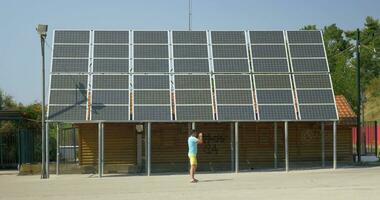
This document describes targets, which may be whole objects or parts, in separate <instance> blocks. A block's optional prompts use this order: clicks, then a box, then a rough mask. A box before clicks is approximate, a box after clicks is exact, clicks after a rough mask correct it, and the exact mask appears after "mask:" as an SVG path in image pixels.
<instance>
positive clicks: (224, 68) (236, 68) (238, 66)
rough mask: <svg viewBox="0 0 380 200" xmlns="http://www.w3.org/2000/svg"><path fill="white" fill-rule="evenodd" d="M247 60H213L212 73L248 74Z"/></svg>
mask: <svg viewBox="0 0 380 200" xmlns="http://www.w3.org/2000/svg"><path fill="white" fill-rule="evenodd" d="M249 71H250V70H249V61H248V59H215V60H214V72H215V73H219V72H220V73H223V72H225V73H230V72H241V73H249Z"/></svg>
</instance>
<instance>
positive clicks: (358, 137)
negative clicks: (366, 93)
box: [356, 29, 361, 162]
mask: <svg viewBox="0 0 380 200" xmlns="http://www.w3.org/2000/svg"><path fill="white" fill-rule="evenodd" d="M356 32H357V38H356V88H357V95H358V99H357V101H358V103H357V107H356V109H357V111H356V112H357V116H356V154H357V156H358V162H361V158H360V156H361V155H360V154H361V141H360V140H361V130H360V128H361V122H360V118H361V114H360V109H361V88H360V30H359V29H357V30H356Z"/></svg>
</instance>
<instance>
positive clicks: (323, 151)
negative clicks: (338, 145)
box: [321, 122, 325, 167]
mask: <svg viewBox="0 0 380 200" xmlns="http://www.w3.org/2000/svg"><path fill="white" fill-rule="evenodd" d="M321 151H322V167H325V124H324V122H321Z"/></svg>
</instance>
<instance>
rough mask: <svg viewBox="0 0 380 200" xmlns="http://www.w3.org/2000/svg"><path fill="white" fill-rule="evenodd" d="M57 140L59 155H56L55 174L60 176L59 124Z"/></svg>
mask: <svg viewBox="0 0 380 200" xmlns="http://www.w3.org/2000/svg"><path fill="white" fill-rule="evenodd" d="M56 137H57V138H56V140H57V153H56V156H57V157H56V160H55V165H56V167H55V170H56V172H55V174H56V175H58V174H59V124H57V135H56Z"/></svg>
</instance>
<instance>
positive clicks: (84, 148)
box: [78, 123, 352, 171]
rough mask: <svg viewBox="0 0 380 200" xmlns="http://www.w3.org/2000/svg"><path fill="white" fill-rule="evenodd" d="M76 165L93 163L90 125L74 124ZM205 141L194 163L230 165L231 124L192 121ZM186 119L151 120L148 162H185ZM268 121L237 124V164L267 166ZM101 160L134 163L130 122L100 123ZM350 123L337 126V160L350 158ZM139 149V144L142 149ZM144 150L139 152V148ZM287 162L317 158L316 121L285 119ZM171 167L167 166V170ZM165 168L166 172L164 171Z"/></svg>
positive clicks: (281, 146) (270, 163)
mask: <svg viewBox="0 0 380 200" xmlns="http://www.w3.org/2000/svg"><path fill="white" fill-rule="evenodd" d="M78 128H79V135H80V164H82V165H96V164H97V152H98V149H97V147H98V140H97V136H98V134H97V125H96V124H81V125H78ZM196 128H197V129H198V130H200V131H202V132H204V134H205V141H206V143H205V144H203V145H199V146H198V153H199V154H198V163H199V166H200V168H203V169H211V168H213V167H216V166H217V165H219V166H222V168H223V169H230V168H229V167H230V166H231V159H232V158H231V153H233V151H232V150H231V141H233V139H232V140H231V123H197V124H196ZM188 130H189V123H171V124H168V123H167V124H164V123H152V141H151V144H152V147H151V150H152V159H151V161H152V167H153V168H154V167H155V166H158V167H160V166H161V167H162V166H170V165H172V166H174V165H180V168H181V169H182V168H185V167H186V166H187V165H188V158H187V137H188ZM273 136H274V125H273V123H239V156H240V158H239V159H240V166H241V168H242V169H245V168H256V167H261V166H265V167H272V166H273V162H274V160H273V157H274V147H273V146H274V142H273ZM104 137H105V163H106V164H136V133H135V125H132V124H105V136H104ZM277 137H278V161H279V164H280V165H281V163H283V162H284V157H285V156H284V125H283V123H278V135H277ZM351 137H352V136H351V127H350V126H347V125H339V126H338V131H337V143H338V145H337V155H338V161H345V162H350V161H352V145H351V141H352V140H351ZM325 142H326V161H331V160H332V126H331V124H328V125H326V126H325ZM143 150H144V148H143ZM143 155H144V153H143ZM289 159H290V162H291V163H292V162H320V160H321V134H320V123H289ZM172 169H173V170H174V168H170V170H172ZM170 170H169V171H170Z"/></svg>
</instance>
